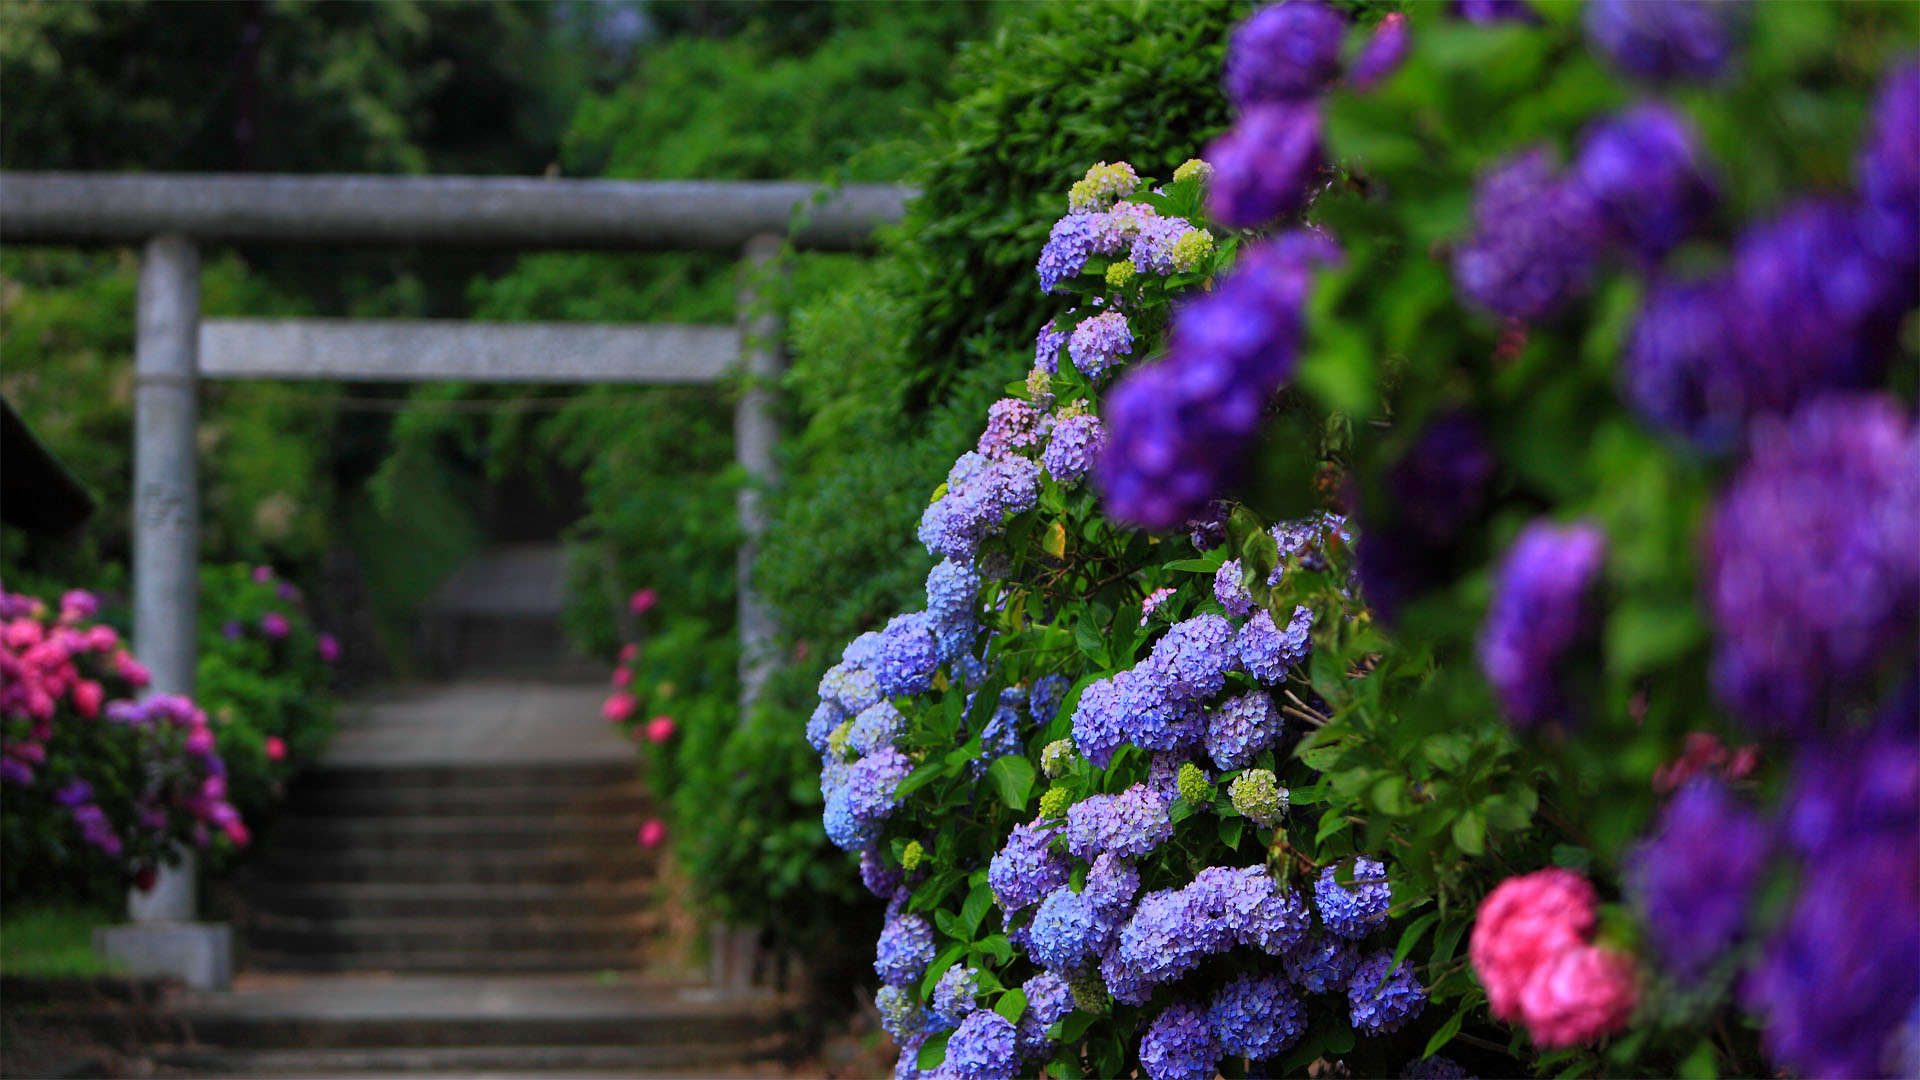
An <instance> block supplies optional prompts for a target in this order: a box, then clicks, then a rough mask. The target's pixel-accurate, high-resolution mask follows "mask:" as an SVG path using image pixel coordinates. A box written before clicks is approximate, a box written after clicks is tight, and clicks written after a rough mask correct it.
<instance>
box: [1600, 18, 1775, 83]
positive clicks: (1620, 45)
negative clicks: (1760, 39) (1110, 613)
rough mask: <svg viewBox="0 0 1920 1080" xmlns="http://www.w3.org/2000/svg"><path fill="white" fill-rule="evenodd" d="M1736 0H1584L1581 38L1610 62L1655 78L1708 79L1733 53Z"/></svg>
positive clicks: (1624, 69)
mask: <svg viewBox="0 0 1920 1080" xmlns="http://www.w3.org/2000/svg"><path fill="white" fill-rule="evenodd" d="M1738 7H1739V5H1736V4H1725V3H1712V2H1708V0H1660V2H1659V3H1641V2H1638V0H1590V2H1589V3H1588V4H1587V10H1586V27H1587V39H1588V40H1589V41H1590V42H1591V43H1592V44H1593V47H1594V49H1596V50H1597V51H1598V52H1599V53H1600V54H1601V55H1603V56H1605V57H1606V58H1607V59H1608V60H1609V61H1611V62H1612V64H1613V66H1615V67H1617V68H1619V69H1620V70H1621V71H1624V72H1626V73H1627V74H1629V75H1634V76H1638V77H1640V78H1642V79H1649V80H1652V81H1655V82H1665V81H1668V80H1673V79H1698V80H1705V79H1712V78H1714V77H1715V76H1717V75H1719V74H1720V73H1721V72H1723V71H1725V70H1726V68H1727V64H1728V62H1729V61H1730V60H1731V59H1732V56H1733V39H1734V33H1735V31H1736V30H1737V29H1738V27H1737V26H1736V25H1735V19H1736V18H1737V16H1738V14H1739V12H1738Z"/></svg>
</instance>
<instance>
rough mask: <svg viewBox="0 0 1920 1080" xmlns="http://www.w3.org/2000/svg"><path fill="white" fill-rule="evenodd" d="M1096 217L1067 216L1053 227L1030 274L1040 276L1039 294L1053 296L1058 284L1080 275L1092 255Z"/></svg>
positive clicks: (1097, 218)
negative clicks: (1035, 273) (1043, 293)
mask: <svg viewBox="0 0 1920 1080" xmlns="http://www.w3.org/2000/svg"><path fill="white" fill-rule="evenodd" d="M1100 216H1101V215H1099V214H1068V215H1067V216H1066V217H1063V218H1061V219H1060V220H1059V221H1056V222H1054V223H1053V229H1052V231H1050V232H1049V233H1048V234H1047V245H1046V247H1044V248H1042V249H1041V251H1040V262H1039V263H1038V264H1037V265H1036V266H1035V267H1034V270H1035V271H1036V272H1037V273H1038V274H1039V275H1040V291H1041V292H1048V293H1050V292H1053V291H1055V289H1057V288H1058V287H1059V285H1060V283H1061V282H1062V281H1065V280H1066V279H1067V278H1070V277H1073V276H1075V275H1077V274H1079V273H1080V268H1081V267H1083V266H1085V265H1086V264H1087V257H1088V256H1089V255H1092V254H1093V244H1094V231H1095V229H1096V228H1098V226H1099V223H1100V221H1099V219H1100Z"/></svg>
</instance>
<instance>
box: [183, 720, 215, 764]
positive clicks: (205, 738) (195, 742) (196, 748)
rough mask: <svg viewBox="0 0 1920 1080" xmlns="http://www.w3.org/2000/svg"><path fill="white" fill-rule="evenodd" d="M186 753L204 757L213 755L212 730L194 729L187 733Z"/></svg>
mask: <svg viewBox="0 0 1920 1080" xmlns="http://www.w3.org/2000/svg"><path fill="white" fill-rule="evenodd" d="M186 747H187V753H189V754H197V755H200V756H203V757H204V756H205V755H207V754H211V753H213V729H212V728H203V727H202V728H194V729H193V730H192V731H189V732H187V741H186Z"/></svg>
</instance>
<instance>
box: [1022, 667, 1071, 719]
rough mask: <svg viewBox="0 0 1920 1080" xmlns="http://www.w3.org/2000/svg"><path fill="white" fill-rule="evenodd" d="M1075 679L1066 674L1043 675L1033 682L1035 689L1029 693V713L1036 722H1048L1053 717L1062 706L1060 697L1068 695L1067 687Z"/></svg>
mask: <svg viewBox="0 0 1920 1080" xmlns="http://www.w3.org/2000/svg"><path fill="white" fill-rule="evenodd" d="M1072 684H1073V680H1071V679H1069V678H1067V677H1066V676H1065V675H1042V676H1041V677H1040V678H1038V679H1035V680H1034V682H1033V689H1032V690H1030V691H1029V692H1028V694H1027V713H1028V715H1030V716H1032V717H1033V722H1034V723H1036V724H1046V723H1048V722H1049V721H1051V720H1052V719H1053V714H1054V712H1055V710H1057V709H1059V707H1060V699H1061V698H1063V697H1065V696H1066V693H1067V688H1068V687H1069V686H1071V685H1072Z"/></svg>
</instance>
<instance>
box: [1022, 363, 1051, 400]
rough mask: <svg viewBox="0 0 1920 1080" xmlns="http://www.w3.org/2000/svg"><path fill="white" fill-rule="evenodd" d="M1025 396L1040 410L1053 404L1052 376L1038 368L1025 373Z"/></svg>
mask: <svg viewBox="0 0 1920 1080" xmlns="http://www.w3.org/2000/svg"><path fill="white" fill-rule="evenodd" d="M1027 396H1028V397H1030V398H1032V399H1033V403H1034V404H1035V405H1038V406H1039V407H1040V408H1042V409H1044V408H1046V407H1047V406H1049V405H1051V404H1053V376H1051V375H1049V374H1047V373H1046V372H1044V371H1041V370H1040V369H1039V368H1034V369H1033V370H1032V371H1029V372H1027Z"/></svg>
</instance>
